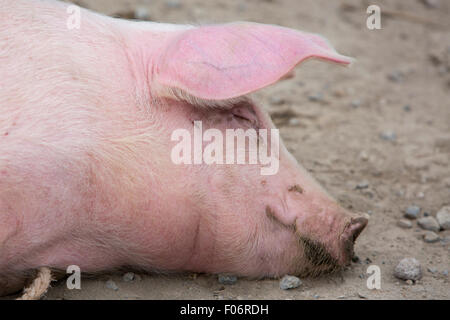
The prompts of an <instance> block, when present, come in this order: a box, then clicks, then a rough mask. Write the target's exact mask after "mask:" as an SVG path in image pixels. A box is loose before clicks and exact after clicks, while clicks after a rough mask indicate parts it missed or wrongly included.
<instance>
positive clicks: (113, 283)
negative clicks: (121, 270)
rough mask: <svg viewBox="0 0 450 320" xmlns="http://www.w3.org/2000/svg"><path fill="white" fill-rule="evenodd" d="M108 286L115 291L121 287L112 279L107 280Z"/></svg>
mask: <svg viewBox="0 0 450 320" xmlns="http://www.w3.org/2000/svg"><path fill="white" fill-rule="evenodd" d="M105 285H106V287H107V288H108V289H111V290H114V291H117V290H119V287H118V286H117V285H116V283H115V282H114V281H112V280H108V281H106V284H105Z"/></svg>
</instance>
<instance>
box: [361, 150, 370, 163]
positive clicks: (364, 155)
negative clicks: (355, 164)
mask: <svg viewBox="0 0 450 320" xmlns="http://www.w3.org/2000/svg"><path fill="white" fill-rule="evenodd" d="M359 157H360V158H361V160H362V161H367V160H369V155H368V154H367V152H365V151H361V153H360V154H359Z"/></svg>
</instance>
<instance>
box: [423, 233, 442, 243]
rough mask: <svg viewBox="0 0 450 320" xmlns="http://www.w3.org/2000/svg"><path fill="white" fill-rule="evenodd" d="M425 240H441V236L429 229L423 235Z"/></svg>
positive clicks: (430, 241)
mask: <svg viewBox="0 0 450 320" xmlns="http://www.w3.org/2000/svg"><path fill="white" fill-rule="evenodd" d="M423 240H424V241H425V242H427V243H434V242H438V241H439V236H438V235H437V234H436V233H434V232H433V231H427V232H426V233H425V234H424V235H423Z"/></svg>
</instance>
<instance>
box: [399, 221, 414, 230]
mask: <svg viewBox="0 0 450 320" xmlns="http://www.w3.org/2000/svg"><path fill="white" fill-rule="evenodd" d="M397 226H399V227H400V228H402V229H410V228H412V223H411V221H409V220H406V219H401V220H398V221H397Z"/></svg>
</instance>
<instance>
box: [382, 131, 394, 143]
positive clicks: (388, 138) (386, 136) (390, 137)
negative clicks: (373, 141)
mask: <svg viewBox="0 0 450 320" xmlns="http://www.w3.org/2000/svg"><path fill="white" fill-rule="evenodd" d="M380 138H381V139H383V140H386V141H395V140H397V134H396V133H395V132H392V131H384V132H382V133H380Z"/></svg>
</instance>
